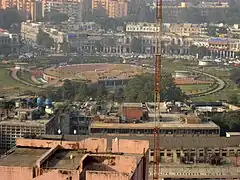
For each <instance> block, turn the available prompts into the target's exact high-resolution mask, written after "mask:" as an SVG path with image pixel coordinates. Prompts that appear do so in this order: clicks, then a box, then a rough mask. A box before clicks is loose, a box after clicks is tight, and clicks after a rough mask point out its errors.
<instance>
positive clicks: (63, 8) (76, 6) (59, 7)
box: [42, 0, 82, 21]
mask: <svg viewBox="0 0 240 180" xmlns="http://www.w3.org/2000/svg"><path fill="white" fill-rule="evenodd" d="M42 6H43V16H45V15H46V14H47V13H49V12H50V11H58V12H61V13H65V14H67V15H68V16H69V17H73V18H75V19H76V20H77V21H82V1H80V0H73V1H70V0H64V1H60V0H57V1H54V0H44V1H42Z"/></svg>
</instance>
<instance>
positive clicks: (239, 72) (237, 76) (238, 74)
mask: <svg viewBox="0 0 240 180" xmlns="http://www.w3.org/2000/svg"><path fill="white" fill-rule="evenodd" d="M230 79H231V80H232V81H233V82H234V83H236V84H238V83H239V84H240V69H234V70H232V71H231V74H230Z"/></svg>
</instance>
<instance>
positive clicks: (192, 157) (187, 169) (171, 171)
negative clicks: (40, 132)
mask: <svg viewBox="0 0 240 180" xmlns="http://www.w3.org/2000/svg"><path fill="white" fill-rule="evenodd" d="M88 137H89V136H85V137H84V136H73V135H66V136H64V139H65V141H72V140H75V139H85V138H88ZM98 137H100V136H91V138H98ZM104 137H105V138H107V142H108V144H109V145H110V143H111V142H112V141H113V140H114V139H116V136H107V135H105V136H104ZM44 138H48V139H55V140H58V141H59V140H61V138H62V136H52V135H50V136H44ZM119 138H121V139H127V140H129V139H131V140H136V141H139V140H147V141H149V147H150V153H149V161H150V166H149V167H150V169H149V179H152V177H151V176H152V174H151V173H152V169H151V167H152V166H151V163H152V162H153V147H154V146H153V138H152V137H151V136H126V135H125V136H124V135H122V136H119ZM159 141H160V147H159V149H160V151H159V155H160V170H159V172H160V175H161V178H164V179H165V178H166V179H168V178H169V179H171V180H172V179H180V178H184V179H191V178H193V179H194V178H195V179H198V180H199V179H214V180H215V179H218V180H223V179H224V180H225V179H226V180H228V179H238V180H239V177H240V146H239V145H240V138H239V137H237V136H231V137H214V136H210V137H206V136H205V137H204V136H182V137H179V136H177V137H173V136H165V137H163V136H160V139H159ZM109 145H108V148H112V146H109ZM115 145H117V144H115ZM119 147H120V148H126V149H130V148H133V147H132V145H131V144H127V143H126V144H125V147H124V146H122V145H121V146H119ZM115 148H118V146H117V147H116V146H115ZM139 149H142V148H141V147H139ZM122 150H123V149H122ZM214 161H215V162H214Z"/></svg>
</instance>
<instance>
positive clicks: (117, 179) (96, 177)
mask: <svg viewBox="0 0 240 180" xmlns="http://www.w3.org/2000/svg"><path fill="white" fill-rule="evenodd" d="M86 180H129V176H128V175H127V174H124V173H115V172H103V171H87V172H86Z"/></svg>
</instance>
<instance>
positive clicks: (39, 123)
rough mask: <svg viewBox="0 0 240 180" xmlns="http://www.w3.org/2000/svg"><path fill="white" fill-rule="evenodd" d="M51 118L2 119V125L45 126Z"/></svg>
mask: <svg viewBox="0 0 240 180" xmlns="http://www.w3.org/2000/svg"><path fill="white" fill-rule="evenodd" d="M49 121H51V119H37V120H25V121H20V120H19V119H7V120H4V121H0V126H4V125H5V126H29V127H30V126H45V125H46V124H47V123H48V122H49Z"/></svg>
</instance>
